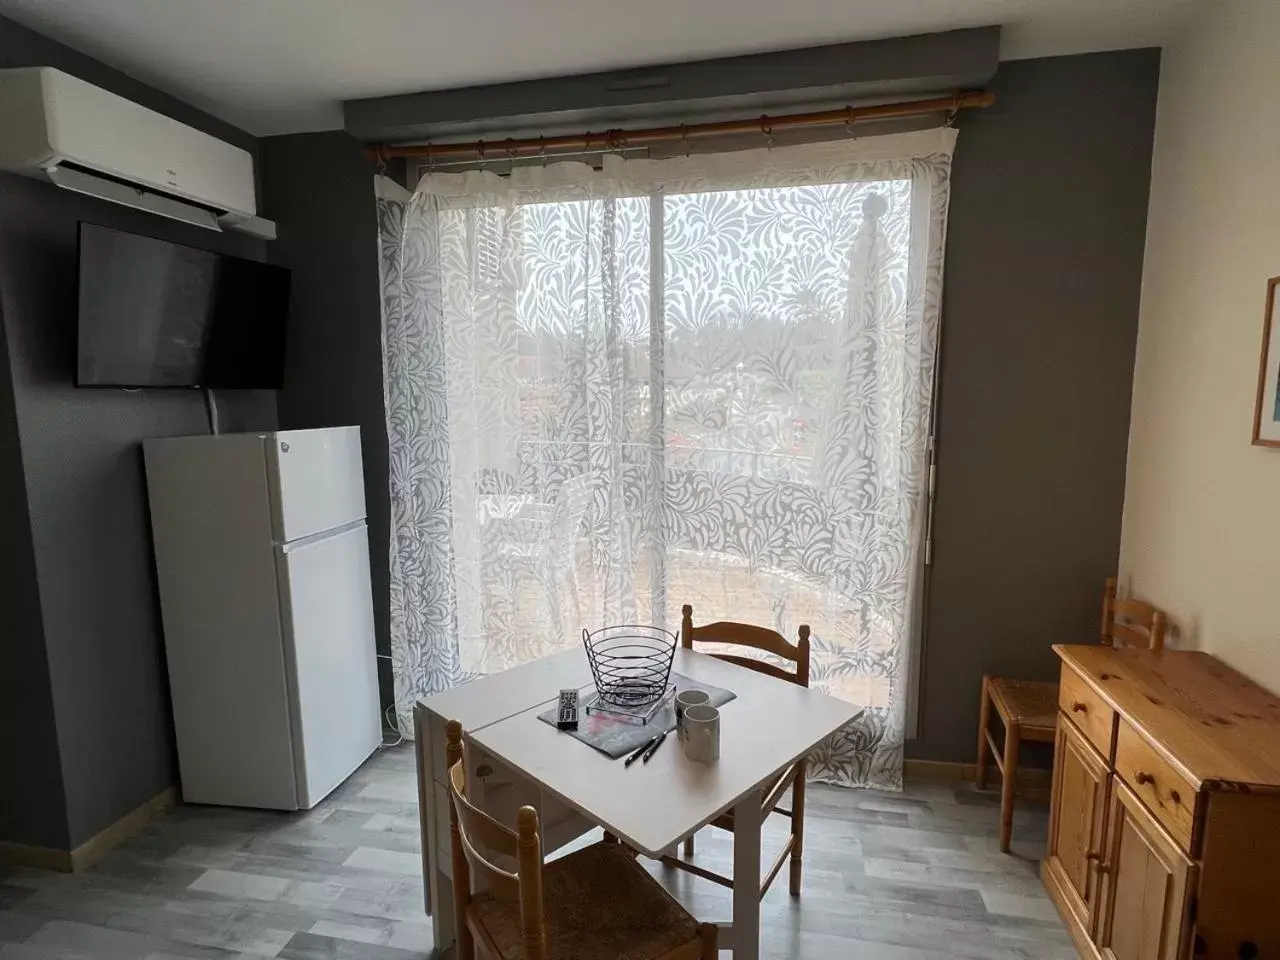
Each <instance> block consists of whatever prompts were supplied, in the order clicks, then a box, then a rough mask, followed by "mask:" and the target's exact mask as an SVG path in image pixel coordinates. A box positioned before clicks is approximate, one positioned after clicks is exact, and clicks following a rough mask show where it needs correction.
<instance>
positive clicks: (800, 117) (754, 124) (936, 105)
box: [365, 90, 996, 163]
mask: <svg viewBox="0 0 1280 960" xmlns="http://www.w3.org/2000/svg"><path fill="white" fill-rule="evenodd" d="M995 102H996V97H995V94H993V93H989V92H988V91H986V90H972V91H967V92H964V93H957V94H955V95H954V96H950V97H935V98H933V99H931V100H907V101H903V102H901V103H878V104H873V105H871V106H866V107H840V108H838V109H835V110H818V111H815V112H812V113H791V114H787V115H785V116H781V117H770V116H761V117H757V118H755V119H752V120H720V121H717V122H714V123H688V124H684V123H682V124H679V125H676V126H667V127H647V128H645V129H642V130H605V131H603V132H601V133H590V132H587V133H578V134H571V135H566V136H559V137H527V138H523V139H515V140H513V139H507V140H473V141H471V142H469V143H434V144H433V143H415V144H408V145H405V146H398V147H397V146H389V145H387V144H376V145H373V146H371V147H369V148H368V149H367V150H366V151H365V155H366V156H368V157H369V159H370V160H373V161H375V162H379V163H385V162H386V161H387V160H393V159H396V158H398V157H416V158H421V159H425V160H426V161H427V162H428V163H430V162H431V161H432V160H439V159H443V158H445V157H452V158H457V157H469V156H470V157H475V158H476V159H477V160H486V159H495V160H502V159H510V158H514V157H528V156H538V155H541V154H544V153H549V152H553V151H558V150H573V151H579V152H589V151H593V150H621V149H624V148H627V147H638V146H642V145H646V144H651V143H671V142H676V141H686V140H694V139H702V138H705V137H724V136H732V135H734V134H743V133H755V132H757V131H758V132H760V133H762V134H763V135H764V136H766V137H768V136H770V135H772V134H773V133H774V132H775V131H778V130H789V129H791V128H793V127H817V126H824V125H830V124H837V123H843V124H845V125H847V126H852V125H853V124H855V123H860V122H862V121H865V120H893V119H897V118H900V117H919V116H924V115H926V114H930V113H954V112H956V111H959V110H967V109H969V108H971V107H989V106H991V105H992V104H993V103H995Z"/></svg>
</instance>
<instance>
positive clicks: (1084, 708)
mask: <svg viewBox="0 0 1280 960" xmlns="http://www.w3.org/2000/svg"><path fill="white" fill-rule="evenodd" d="M1071 712H1072V713H1088V712H1089V705H1088V704H1085V703H1081V702H1080V701H1079V700H1077V701H1076V702H1075V703H1073V704H1071Z"/></svg>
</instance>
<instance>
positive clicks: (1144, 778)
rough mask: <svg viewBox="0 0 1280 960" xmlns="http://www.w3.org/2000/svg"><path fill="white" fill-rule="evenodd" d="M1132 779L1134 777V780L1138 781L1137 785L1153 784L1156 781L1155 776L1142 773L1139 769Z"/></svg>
mask: <svg viewBox="0 0 1280 960" xmlns="http://www.w3.org/2000/svg"><path fill="white" fill-rule="evenodd" d="M1133 779H1134V780H1136V781H1138V786H1143V785H1144V784H1152V785H1154V784H1155V782H1156V778H1155V777H1153V776H1152V775H1151V774H1149V773H1143V772H1142V771H1141V770H1139V771H1138V772H1137V774H1136V775H1135V776H1134V778H1133Z"/></svg>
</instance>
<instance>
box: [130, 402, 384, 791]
mask: <svg viewBox="0 0 1280 960" xmlns="http://www.w3.org/2000/svg"><path fill="white" fill-rule="evenodd" d="M143 449H144V455H145V458H146V470H147V491H148V497H149V499H150V503H151V527H152V537H153V540H154V543H155V557H156V575H157V580H158V581H159V585H160V608H161V615H162V618H163V622H164V645H165V655H166V659H167V662H168V671H169V685H170V693H171V698H172V701H173V720H174V728H175V731H176V735H177V744H178V764H179V770H180V773H181V779H182V798H183V800H184V801H186V802H188V803H211V804H227V805H231V806H239V807H266V808H273V809H280V810H297V809H307V808H309V807H312V806H314V805H315V804H316V803H318V802H319V801H320V800H322V799H323V798H324V797H325V796H327V795H328V794H329V793H330V792H331V791H332V790H333V789H334V787H336V786H337V785H338V784H340V783H341V782H342V781H343V780H345V779H346V778H347V777H348V776H349V775H350V774H351V773H352V771H354V770H355V769H356V767H358V766H359V765H360V764H361V763H362V762H363V761H364V760H365V759H366V758H367V757H368V756H369V755H370V754H371V753H373V751H374V750H376V749H377V747H378V745H379V743H380V742H381V737H382V723H381V714H380V707H379V698H378V674H377V654H376V652H375V649H374V636H373V600H372V590H371V587H370V583H369V541H368V535H367V532H366V529H365V501H364V480H363V471H362V467H361V458H360V429H359V428H358V427H334V428H331V429H324V430H282V431H278V432H275V433H254V434H224V435H221V436H198V437H173V438H168V439H161V440H147V441H145V443H144V445H143Z"/></svg>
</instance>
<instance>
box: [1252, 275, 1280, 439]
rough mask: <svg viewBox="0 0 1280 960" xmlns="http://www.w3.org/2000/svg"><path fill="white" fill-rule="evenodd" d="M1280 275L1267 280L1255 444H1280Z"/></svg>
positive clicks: (1254, 428)
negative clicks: (1279, 299)
mask: <svg viewBox="0 0 1280 960" xmlns="http://www.w3.org/2000/svg"><path fill="white" fill-rule="evenodd" d="M1278 286H1280V277H1272V278H1271V279H1270V280H1268V281H1267V306H1266V311H1265V312H1264V313H1263V317H1262V360H1261V363H1260V365H1259V367H1258V402H1257V406H1256V407H1255V408H1254V411H1253V443H1254V446H1258V447H1280V318H1277V317H1276V308H1277V306H1280V304H1277V302H1276V287H1278Z"/></svg>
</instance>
